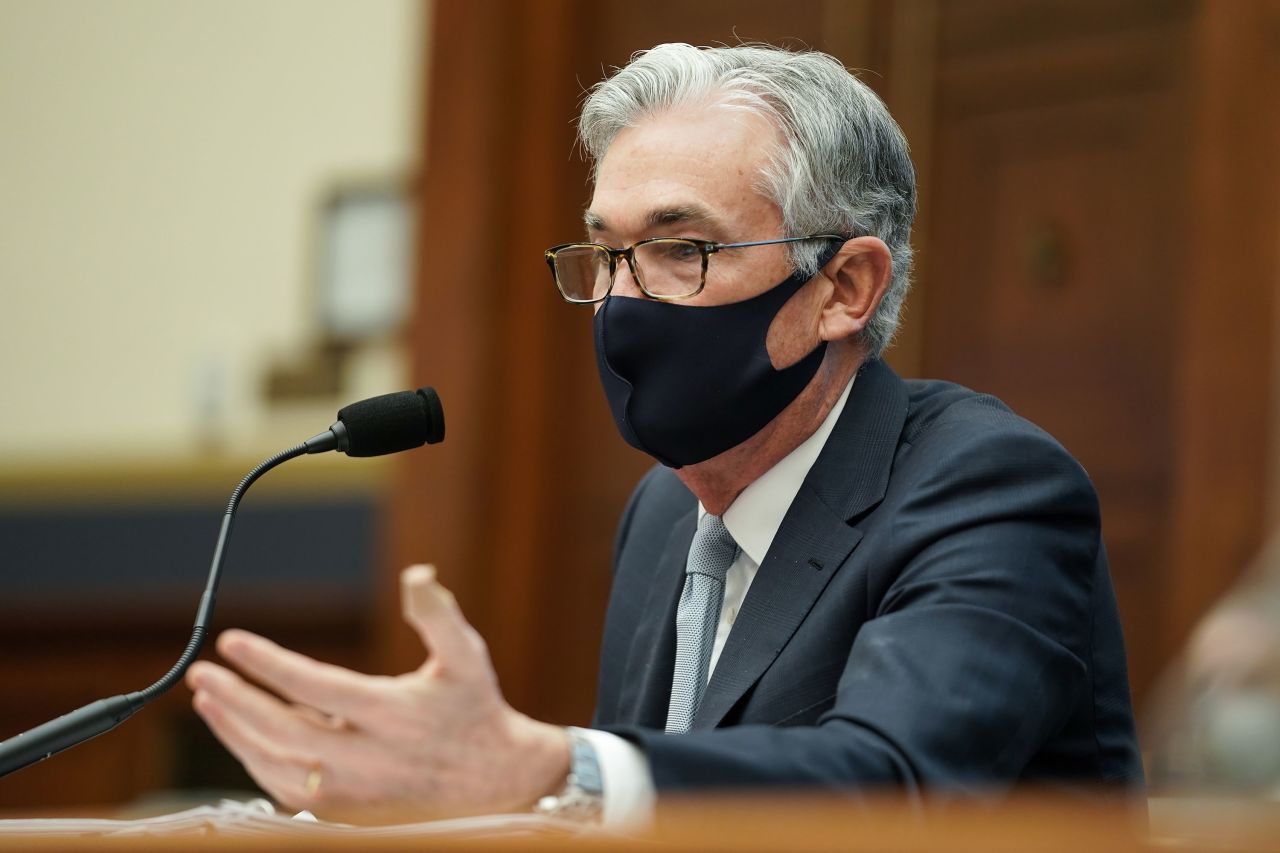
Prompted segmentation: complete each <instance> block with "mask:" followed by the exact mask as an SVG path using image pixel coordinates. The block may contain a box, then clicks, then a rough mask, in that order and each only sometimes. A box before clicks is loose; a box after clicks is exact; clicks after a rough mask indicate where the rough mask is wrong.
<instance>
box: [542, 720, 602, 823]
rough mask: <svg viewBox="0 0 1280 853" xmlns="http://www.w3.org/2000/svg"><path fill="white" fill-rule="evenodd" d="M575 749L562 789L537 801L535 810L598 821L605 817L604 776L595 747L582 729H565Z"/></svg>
mask: <svg viewBox="0 0 1280 853" xmlns="http://www.w3.org/2000/svg"><path fill="white" fill-rule="evenodd" d="M565 731H566V733H567V736H568V738H569V742H570V746H571V749H572V754H571V759H570V766H569V773H568V775H567V777H566V778H565V779H564V782H563V784H562V785H561V786H560V788H559V789H558V790H557V791H556V792H555V793H552V794H548V795H547V796H544V797H542V798H541V799H540V800H538V803H537V805H536V806H534V811H536V812H538V813H539V814H544V815H547V816H549V817H557V818H562V819H566V820H576V821H582V822H599V821H600V820H601V819H602V818H603V816H604V777H603V775H602V773H601V770H600V760H599V757H598V756H597V755H596V749H595V746H594V745H593V744H592V743H591V741H590V739H589V738H587V737H586V736H584V734H583V732H582V730H580V729H574V728H569V729H566V730H565Z"/></svg>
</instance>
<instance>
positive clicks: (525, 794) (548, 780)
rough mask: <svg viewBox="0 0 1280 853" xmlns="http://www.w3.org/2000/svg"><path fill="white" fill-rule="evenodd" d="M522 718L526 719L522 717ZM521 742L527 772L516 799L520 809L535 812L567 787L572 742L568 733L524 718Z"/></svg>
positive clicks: (570, 767) (521, 727) (522, 761)
mask: <svg viewBox="0 0 1280 853" xmlns="http://www.w3.org/2000/svg"><path fill="white" fill-rule="evenodd" d="M522 717H523V715H522ZM520 722H521V725H520V726H519V728H520V729H521V734H520V735H519V737H520V740H522V741H524V746H525V748H524V749H523V750H521V751H522V752H523V753H524V757H523V758H522V759H521V765H522V767H523V768H525V772H524V773H521V774H520V775H521V776H522V777H523V778H522V785H521V791H520V793H519V795H518V797H517V798H516V802H515V805H516V807H517V808H518V809H521V810H527V809H530V808H532V807H533V806H534V805H535V804H536V803H537V802H538V801H539V800H540V799H542V798H543V797H546V796H548V795H551V794H554V793H555V792H557V791H559V790H560V789H561V788H563V787H564V784H565V780H566V779H567V778H568V777H569V774H570V772H571V771H572V759H573V739H572V737H571V736H570V734H569V731H568V729H565V728H563V727H562V726H554V725H551V724H550V723H543V722H539V721H537V720H533V719H530V718H529V717H523V719H522V720H521V721H520Z"/></svg>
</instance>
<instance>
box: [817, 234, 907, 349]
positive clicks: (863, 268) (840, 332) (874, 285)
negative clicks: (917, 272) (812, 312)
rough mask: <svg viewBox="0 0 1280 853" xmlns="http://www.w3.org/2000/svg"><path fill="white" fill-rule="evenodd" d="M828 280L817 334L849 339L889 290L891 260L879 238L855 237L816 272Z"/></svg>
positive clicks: (836, 339) (891, 274)
mask: <svg viewBox="0 0 1280 853" xmlns="http://www.w3.org/2000/svg"><path fill="white" fill-rule="evenodd" d="M819 274H820V275H822V276H823V277H824V278H826V279H827V280H828V281H830V282H831V293H830V295H829V296H828V297H827V301H826V303H825V304H824V305H823V306H822V316H821V317H820V318H819V320H818V334H819V336H820V337H821V338H822V340H824V341H841V340H848V339H850V338H852V337H853V336H854V335H856V334H858V333H859V332H861V331H862V330H863V329H865V328H866V327H867V323H869V322H870V321H871V318H872V317H873V316H874V315H875V312H876V308H877V307H878V306H879V305H880V300H881V299H883V298H884V294H885V291H887V290H888V289H889V281H890V279H891V278H892V276H893V259H892V258H891V257H890V255H889V247H888V246H886V245H885V243H884V241H883V240H881V239H880V238H879V237H855V238H854V239H852V240H849V241H848V242H846V243H845V244H844V245H843V246H841V247H840V251H839V252H836V256H835V257H834V258H832V259H831V260H830V261H828V262H827V265H826V266H824V267H823V268H822V270H821V271H820V273H819Z"/></svg>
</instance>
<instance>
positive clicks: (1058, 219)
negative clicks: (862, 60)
mask: <svg viewBox="0 0 1280 853" xmlns="http://www.w3.org/2000/svg"><path fill="white" fill-rule="evenodd" d="M941 8H942V14H941V16H940V24H939V37H938V38H939V45H940V47H939V51H940V55H939V59H938V67H939V80H938V102H937V104H938V106H937V111H936V115H935V117H934V121H935V125H936V127H937V129H938V130H937V136H936V138H935V146H936V148H935V150H936V153H937V157H936V164H935V166H936V176H937V186H936V188H935V205H934V208H933V212H932V216H933V217H934V222H935V228H934V232H933V238H934V242H933V248H934V249H935V251H934V252H933V253H932V255H931V256H930V257H929V258H928V261H927V263H926V265H925V272H924V280H925V281H924V283H925V287H926V290H927V292H928V295H929V300H928V305H927V311H926V316H925V344H924V364H925V369H926V372H928V373H930V374H934V375H938V376H941V377H943V378H951V379H956V380H958V381H961V382H964V383H966V384H970V385H972V386H974V387H977V388H981V389H983V390H990V391H992V392H994V393H996V394H998V395H1000V396H1001V397H1003V398H1004V399H1005V400H1006V401H1007V402H1009V403H1010V404H1011V405H1012V406H1013V407H1014V408H1015V409H1016V410H1018V411H1019V412H1021V413H1022V414H1024V415H1026V416H1028V417H1030V418H1031V419H1032V420H1034V421H1036V422H1037V423H1039V424H1041V425H1042V426H1044V427H1045V428H1046V429H1048V430H1049V431H1050V432H1052V433H1054V434H1055V435H1056V436H1057V437H1059V438H1060V439H1061V440H1062V441H1063V442H1064V444H1066V446H1067V447H1068V449H1070V450H1071V451H1072V452H1073V453H1075V454H1076V456H1077V457H1078V458H1079V459H1080V460H1081V462H1083V463H1084V465H1085V466H1086V468H1088V469H1089V471H1090V473H1091V475H1092V476H1093V478H1094V481H1095V483H1096V484H1097V486H1098V490H1099V494H1100V496H1101V499H1102V506H1103V525H1104V535H1105V539H1106V542H1107V545H1108V547H1109V550H1110V555H1111V559H1112V572H1113V576H1114V578H1115V582H1116V586H1117V590H1118V594H1119V597H1120V601H1121V610H1122V615H1123V617H1124V622H1125V628H1126V635H1127V640H1128V645H1129V654H1130V664H1131V678H1132V681H1133V684H1134V688H1135V693H1136V695H1137V697H1138V699H1139V705H1140V706H1141V699H1142V698H1143V696H1144V695H1145V693H1146V690H1147V688H1148V686H1149V685H1150V684H1151V683H1152V681H1153V680H1154V679H1155V678H1156V676H1157V675H1158V673H1159V672H1160V671H1161V669H1162V668H1163V667H1164V666H1165V665H1166V664H1167V662H1168V661H1169V659H1170V658H1171V656H1172V655H1174V654H1175V653H1176V652H1177V650H1178V648H1179V647H1180V644H1181V643H1182V641H1183V640H1184V639H1185V637H1186V635H1187V633H1188V631H1189V630H1190V628H1191V626H1192V625H1193V624H1194V623H1195V621H1196V619H1198V618H1199V616H1201V615H1202V614H1203V613H1204V612H1205V611H1206V610H1207V609H1208V608H1209V607H1210V606H1211V605H1212V603H1213V601H1214V600H1215V598H1216V597H1217V596H1218V595H1219V594H1221V592H1222V591H1223V590H1224V589H1226V588H1227V586H1228V585H1229V584H1230V583H1231V581H1232V580H1233V579H1234V578H1235V576H1236V575H1237V574H1238V573H1239V572H1240V570H1241V569H1242V568H1243V567H1244V565H1245V564H1246V563H1247V561H1248V560H1249V558H1250V557H1251V556H1252V555H1253V553H1254V552H1255V551H1256V549H1257V547H1258V545H1259V543H1260V541H1261V538H1262V535H1263V531H1264V520H1263V519H1264V505H1265V502H1266V497H1267V494H1266V491H1267V464H1266V460H1267V457H1268V455H1269V450H1270V446H1271V443H1272V439H1271V431H1272V429H1273V426H1272V425H1271V424H1270V423H1269V418H1268V414H1269V411H1270V404H1269V403H1268V402H1267V401H1269V400H1270V399H1272V397H1273V395H1274V393H1275V391H1274V387H1273V384H1274V380H1273V370H1272V364H1271V361H1272V356H1271V352H1272V339H1273V336H1274V327H1275V291H1276V286H1277V283H1278V282H1280V267H1278V265H1277V260H1276V238H1275V235H1276V233H1277V230H1280V220H1278V218H1277V213H1276V201H1277V191H1278V190H1280V185H1278V184H1277V182H1276V181H1274V180H1267V179H1265V177H1263V176H1265V175H1267V174H1272V175H1273V174H1274V173H1275V164H1276V159H1277V156H1276V152H1277V151H1278V150H1280V142H1278V141H1280V134H1278V132H1277V120H1276V118H1275V113H1276V111H1275V110H1266V109H1262V110H1259V107H1260V105H1261V104H1263V103H1265V102H1267V101H1268V100H1273V99H1274V97H1273V95H1272V94H1271V93H1274V91H1275V88H1276V83H1277V77H1276V63H1277V57H1278V56H1280V50H1277V47H1278V46H1280V27H1277V25H1276V20H1277V12H1276V10H1277V4H1276V3H1274V2H1248V3H1239V4H1218V3H1212V2H1204V3H1193V2H1152V0H1125V2H1106V3H1097V2H1086V3H1079V2H1069V3H1067V2H1057V0H1053V2H1046V3H1040V4H1034V5H1031V4H1022V3H1017V2H1010V0H981V2H949V3H944V4H943V5H942V7H941Z"/></svg>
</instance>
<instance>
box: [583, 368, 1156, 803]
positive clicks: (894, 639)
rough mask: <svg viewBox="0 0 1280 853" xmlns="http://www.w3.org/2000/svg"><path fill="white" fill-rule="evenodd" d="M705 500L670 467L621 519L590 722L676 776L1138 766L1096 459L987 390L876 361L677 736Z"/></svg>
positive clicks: (662, 784) (996, 784) (1078, 775)
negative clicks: (679, 619) (926, 378)
mask: <svg viewBox="0 0 1280 853" xmlns="http://www.w3.org/2000/svg"><path fill="white" fill-rule="evenodd" d="M695 525H696V501H695V499H694V497H693V495H692V494H690V493H689V491H688V490H686V489H685V488H684V486H683V485H682V484H681V483H680V481H679V480H678V479H677V478H676V477H675V475H674V474H673V473H672V472H671V471H670V470H669V469H666V468H662V467H657V468H655V469H653V470H652V471H650V472H649V474H648V475H646V476H645V478H644V479H643V480H642V481H641V483H640V485H639V486H638V487H637V488H636V491H635V493H634V495H633V496H632V498H631V501H630V503H629V504H628V506H627V509H626V512H625V514H624V515H623V518H622V523H621V527H620V529H619V532H618V539H617V547H616V551H615V560H614V583H613V590H612V593H611V596H610V601H609V611H608V616H607V620H606V624H605V634H604V645H603V657H602V662H601V667H600V689H599V702H598V705H597V708H596V718H595V725H596V726H597V727H599V728H604V729H607V730H610V731H614V732H616V733H618V734H620V735H622V736H623V737H626V738H628V739H630V740H632V741H633V742H635V743H637V744H638V745H639V746H641V747H642V748H643V749H644V750H645V752H646V753H647V754H648V757H649V761H650V764H651V767H652V770H653V775H654V780H655V783H656V785H657V786H658V788H659V790H664V789H676V788H686V787H726V786H730V787H732V786H749V785H768V786H782V785H788V786H789V785H821V786H828V787H862V786H868V785H877V784H890V785H895V786H905V787H907V788H908V789H922V788H931V789H947V790H952V791H958V790H960V791H962V790H973V791H984V792H989V791H992V790H993V789H995V790H999V789H1002V788H1005V787H1007V786H1009V785H1010V784H1012V783H1014V782H1019V781H1036V782H1045V783H1050V784H1054V785H1057V784H1060V783H1067V785H1069V786H1075V785H1079V786H1081V787H1088V788H1093V787H1097V786H1099V785H1101V784H1103V783H1121V784H1134V785H1140V783H1141V779H1142V768H1141V762H1140V759H1139V754H1138V746H1137V739H1136V736H1135V734H1134V724H1133V712H1132V708H1131V705H1130V699H1129V686H1128V679H1127V674H1126V668H1125V654H1124V644H1123V639H1122V637H1121V632H1120V622H1119V618H1118V614H1117V610H1116V601H1115V594H1114V592H1113V591H1112V586H1111V579H1110V576H1109V574H1108V571H1107V559H1106V554H1105V552H1104V550H1103V545H1102V540H1101V537H1100V527H1099V525H1100V521H1099V510H1098V500H1097V496H1096V493H1095V492H1094V489H1093V486H1092V484H1091V483H1090V482H1089V479H1088V477H1087V475H1086V474H1085V472H1084V470H1083V469H1082V468H1081V467H1080V465H1079V464H1077V463H1076V462H1075V460H1073V459H1072V458H1071V457H1070V456H1069V455H1068V454H1067V452H1066V451H1065V450H1063V448H1062V447H1061V446H1060V445H1059V444H1058V443H1057V442H1056V441H1054V440H1053V439H1052V438H1051V437H1050V436H1049V435H1047V434H1046V433H1044V432H1043V431H1041V430H1040V429H1038V428H1037V427H1035V426H1033V425H1032V424H1030V423H1028V422H1027V421H1025V420H1023V419H1021V418H1019V417H1017V416H1016V415H1014V414H1013V413H1012V412H1010V411H1009V409H1007V408H1006V407H1005V406H1004V405H1003V404H1002V403H1000V402H999V401H998V400H996V399H994V398H993V397H988V396H983V395H979V394H975V393H974V392H972V391H969V390H967V389H965V388H960V387H958V386H955V385H950V384H947V383H943V382H903V381H902V380H901V379H899V378H898V377H897V376H896V375H895V374H894V373H893V371H892V370H890V369H889V368H888V367H887V366H886V365H885V364H883V363H882V362H878V361H876V362H871V363H869V364H867V365H865V366H864V367H863V369H862V372H861V374H860V376H859V377H858V380H857V382H855V383H854V386H853V390H852V391H851V392H850V396H849V400H848V402H847V404H846V406H845V410H844V412H843V413H842V414H841V416H840V419H839V422H838V423H837V424H836V427H835V429H834V431H833V432H832V434H831V437H830V438H829V439H828V441H827V444H826V446H825V447H824V448H823V450H822V453H821V455H820V456H819V458H818V461H817V462H816V463H815V464H814V466H813V468H812V469H811V470H810V472H809V475H808V477H807V478H806V480H805V482H804V485H803V486H802V487H801V489H800V492H799V494H798V495H797V496H796V498H795V500H794V502H793V503H792V504H791V507H790V509H789V510H788V512H787V515H786V518H785V519H784V521H783V523H782V527H781V528H780V529H779V531H778V534H777V537H776V538H775V539H774V541H773V545H772V547H771V548H770V549H769V553H768V555H767V556H766V557H765V560H764V562H763V563H762V564H761V566H760V570H759V572H758V574H757V575H756V577H755V580H754V581H753V583H752V585H751V588H750V591H749V592H748V594H747V597H746V600H745V601H744V602H743V605H742V608H741V610H740V611H739V615H738V617H737V620H736V622H735V624H734V627H733V630H732V632H731V633H730V635H729V639H728V642H727V643H726V645H725V647H724V651H723V653H722V655H721V657H720V660H719V663H718V664H717V666H716V669H715V672H714V674H713V675H712V678H711V681H710V684H709V685H708V687H707V692H706V694H705V696H704V698H703V701H702V705H701V707H700V709H699V712H698V716H697V718H696V720H695V721H694V726H693V731H691V732H689V733H688V734H684V735H677V736H668V735H664V734H663V732H662V729H663V726H664V724H665V720H666V713H667V703H668V697H669V695H670V689H671V677H672V667H673V661H674V655H675V612H676V604H677V601H678V598H679V595H680V589H681V586H682V585H683V583H684V564H685V557H686V555H687V554H688V551H689V545H690V542H691V541H692V538H693V533H694V529H695Z"/></svg>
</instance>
